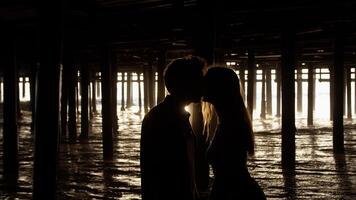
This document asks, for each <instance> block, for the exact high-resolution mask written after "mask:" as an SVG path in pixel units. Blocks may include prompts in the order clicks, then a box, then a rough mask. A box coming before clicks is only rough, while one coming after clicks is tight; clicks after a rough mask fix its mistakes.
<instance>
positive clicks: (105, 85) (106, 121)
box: [101, 48, 114, 160]
mask: <svg viewBox="0 0 356 200" xmlns="http://www.w3.org/2000/svg"><path fill="white" fill-rule="evenodd" d="M102 51H103V52H102V54H103V56H102V63H101V90H102V100H101V103H102V118H103V122H102V123H103V158H104V160H112V158H113V155H114V151H113V124H112V122H113V112H112V89H111V86H112V75H111V73H112V67H111V66H110V53H111V52H110V50H109V49H108V48H103V49H102Z"/></svg>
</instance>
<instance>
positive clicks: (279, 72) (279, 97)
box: [276, 65, 281, 117]
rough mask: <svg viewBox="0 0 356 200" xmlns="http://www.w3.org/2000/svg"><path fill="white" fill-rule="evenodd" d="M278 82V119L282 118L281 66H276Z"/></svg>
mask: <svg viewBox="0 0 356 200" xmlns="http://www.w3.org/2000/svg"><path fill="white" fill-rule="evenodd" d="M276 82H277V88H276V92H277V105H276V107H277V109H276V110H277V111H276V112H277V113H276V117H280V116H281V67H280V65H277V66H276Z"/></svg>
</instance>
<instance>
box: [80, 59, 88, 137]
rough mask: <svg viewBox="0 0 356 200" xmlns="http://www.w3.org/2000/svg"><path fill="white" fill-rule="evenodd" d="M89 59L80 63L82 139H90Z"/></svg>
mask: <svg viewBox="0 0 356 200" xmlns="http://www.w3.org/2000/svg"><path fill="white" fill-rule="evenodd" d="M86 59H87V57H86V56H85V57H84V58H83V60H82V62H81V63H80V96H81V97H82V98H81V101H80V104H81V112H80V117H81V118H80V119H81V120H80V122H81V133H80V138H81V139H88V137H89V110H88V108H89V107H88V106H89V105H88V104H89V95H88V92H89V90H88V89H89V69H88V67H89V66H88V62H87V60H86Z"/></svg>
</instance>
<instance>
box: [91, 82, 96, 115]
mask: <svg viewBox="0 0 356 200" xmlns="http://www.w3.org/2000/svg"><path fill="white" fill-rule="evenodd" d="M96 84H97V83H96V76H94V80H93V82H92V85H91V87H92V90H91V91H92V99H91V101H92V102H91V105H92V107H93V108H92V111H93V114H94V115H95V114H96V113H97V109H96Z"/></svg>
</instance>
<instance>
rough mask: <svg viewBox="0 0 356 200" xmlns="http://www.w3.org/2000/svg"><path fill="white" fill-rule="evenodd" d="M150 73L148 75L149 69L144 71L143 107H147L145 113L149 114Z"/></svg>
mask: <svg viewBox="0 0 356 200" xmlns="http://www.w3.org/2000/svg"><path fill="white" fill-rule="evenodd" d="M148 79H149V78H148V73H147V69H146V68H144V70H143V91H144V92H143V96H144V97H143V102H144V103H143V105H144V107H145V109H144V110H145V113H148V110H149V94H148V93H149V81H148Z"/></svg>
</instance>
